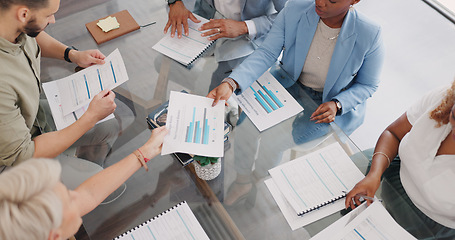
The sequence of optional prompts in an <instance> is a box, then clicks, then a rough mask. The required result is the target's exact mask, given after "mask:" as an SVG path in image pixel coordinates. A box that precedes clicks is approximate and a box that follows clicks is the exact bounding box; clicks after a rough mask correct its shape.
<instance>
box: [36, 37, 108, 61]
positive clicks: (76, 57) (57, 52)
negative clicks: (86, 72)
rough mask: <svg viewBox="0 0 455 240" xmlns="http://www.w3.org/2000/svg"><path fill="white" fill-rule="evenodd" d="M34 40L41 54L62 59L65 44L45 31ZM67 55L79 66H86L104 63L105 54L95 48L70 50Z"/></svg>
mask: <svg viewBox="0 0 455 240" xmlns="http://www.w3.org/2000/svg"><path fill="white" fill-rule="evenodd" d="M36 41H37V42H38V45H39V46H40V48H41V56H43V57H49V58H56V59H61V60H64V56H65V50H66V48H67V46H66V45H65V44H63V43H61V42H59V41H57V39H55V38H53V37H51V36H50V35H49V34H47V33H46V32H44V31H43V32H41V33H40V34H39V35H38V36H37V37H36ZM68 57H69V59H70V60H71V62H74V63H76V64H77V65H79V66H80V67H83V68H86V67H89V66H91V65H94V64H104V58H105V56H104V55H103V54H102V53H101V52H100V51H99V50H96V49H93V50H86V51H76V50H74V49H72V50H70V51H69V53H68Z"/></svg>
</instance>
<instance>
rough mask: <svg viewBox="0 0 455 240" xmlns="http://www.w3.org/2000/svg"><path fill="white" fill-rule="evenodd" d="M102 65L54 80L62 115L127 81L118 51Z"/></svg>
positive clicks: (123, 64)
mask: <svg viewBox="0 0 455 240" xmlns="http://www.w3.org/2000/svg"><path fill="white" fill-rule="evenodd" d="M104 61H105V63H104V64H103V65H93V66H91V67H88V68H86V69H84V70H81V71H79V72H77V73H75V74H72V75H70V76H68V77H65V78H62V79H60V80H56V81H55V82H56V83H57V87H58V89H59V92H60V99H61V106H62V110H63V115H65V116H66V115H68V114H70V113H71V112H74V111H76V110H78V109H79V108H81V107H83V106H85V105H87V104H88V103H90V101H91V100H92V99H93V97H94V96H95V95H96V94H98V93H100V92H101V91H103V90H104V89H109V90H112V89H114V88H115V87H117V86H119V85H120V84H122V83H124V82H126V81H127V80H128V74H127V72H126V67H125V63H124V62H123V58H122V55H120V51H119V50H118V49H115V50H114V51H113V52H112V53H111V54H110V55H109V56H107V57H106V58H105V59H104Z"/></svg>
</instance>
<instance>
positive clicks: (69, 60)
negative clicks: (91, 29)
mask: <svg viewBox="0 0 455 240" xmlns="http://www.w3.org/2000/svg"><path fill="white" fill-rule="evenodd" d="M71 50H76V51H77V48H75V47H74V46H71V47H67V48H66V49H65V53H64V54H63V58H64V59H65V61H67V62H69V63H70V62H71V59H70V57H69V54H70V51H71Z"/></svg>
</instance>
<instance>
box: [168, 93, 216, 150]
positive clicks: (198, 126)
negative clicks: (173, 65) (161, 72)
mask: <svg viewBox="0 0 455 240" xmlns="http://www.w3.org/2000/svg"><path fill="white" fill-rule="evenodd" d="M212 103H213V99H211V98H206V97H202V96H196V95H191V94H187V93H182V92H175V91H171V95H170V97H169V107H168V112H167V118H166V128H167V129H168V130H169V133H168V135H166V137H165V138H164V143H163V149H162V151H161V154H162V155H166V154H170V153H175V152H182V153H188V154H195V155H200V156H206V157H222V156H223V155H224V101H220V102H219V103H218V104H217V105H216V106H214V107H212Z"/></svg>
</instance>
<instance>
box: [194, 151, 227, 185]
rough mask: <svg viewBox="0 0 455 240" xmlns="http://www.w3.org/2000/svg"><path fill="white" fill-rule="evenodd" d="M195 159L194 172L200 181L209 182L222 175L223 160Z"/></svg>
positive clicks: (198, 157) (199, 157)
mask: <svg viewBox="0 0 455 240" xmlns="http://www.w3.org/2000/svg"><path fill="white" fill-rule="evenodd" d="M193 159H194V161H193V165H194V170H195V171H196V175H197V176H198V177H199V178H200V179H202V180H206V181H208V180H212V179H214V178H216V177H218V175H220V172H221V158H209V157H201V156H195V157H194V158H193ZM207 159H208V160H207Z"/></svg>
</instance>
